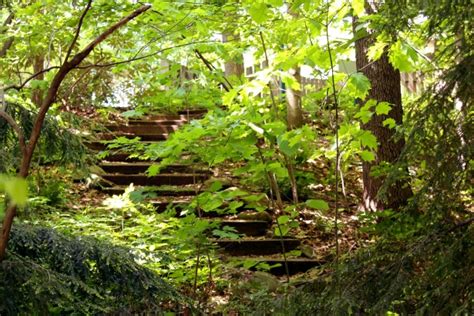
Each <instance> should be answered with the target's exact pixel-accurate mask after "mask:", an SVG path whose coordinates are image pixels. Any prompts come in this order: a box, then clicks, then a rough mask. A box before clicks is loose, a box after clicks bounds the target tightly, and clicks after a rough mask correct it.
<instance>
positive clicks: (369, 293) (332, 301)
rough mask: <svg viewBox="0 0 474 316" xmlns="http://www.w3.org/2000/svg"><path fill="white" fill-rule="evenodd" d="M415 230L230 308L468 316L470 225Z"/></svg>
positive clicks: (250, 294)
mask: <svg viewBox="0 0 474 316" xmlns="http://www.w3.org/2000/svg"><path fill="white" fill-rule="evenodd" d="M417 222H419V220H417ZM399 224H400V225H402V223H399ZM391 225H397V223H394V222H392V223H391ZM417 232H418V233H421V234H418V235H410V237H409V238H406V239H403V241H401V240H398V241H387V240H385V242H378V243H377V244H376V245H375V246H373V247H370V248H367V249H364V250H361V251H359V252H358V254H357V255H355V256H352V257H350V258H347V259H346V260H344V261H343V262H342V263H341V264H340V265H339V266H338V267H336V266H331V265H330V266H328V267H322V269H325V268H326V269H330V270H332V271H333V272H331V273H329V274H322V275H321V276H319V277H317V278H316V279H315V280H313V281H310V282H306V284H304V285H303V286H301V287H290V288H289V291H288V293H286V294H277V295H276V294H274V293H272V292H270V291H268V290H266V291H258V290H256V289H248V290H247V292H246V293H245V295H244V297H243V298H242V299H237V298H234V299H233V300H232V301H231V302H232V305H231V306H232V308H233V309H234V310H235V311H240V312H242V313H245V314H246V315H267V314H272V315H360V314H371V315H385V314H389V313H391V312H395V313H397V314H399V315H411V314H449V315H452V314H464V313H469V312H470V311H471V310H472V308H473V307H474V289H473V288H472V282H473V273H472V272H473V271H472V250H471V249H472V247H473V244H474V239H473V237H474V235H473V233H474V231H473V229H472V225H470V226H469V224H468V225H467V226H466V225H462V226H458V227H454V228H453V227H430V228H428V229H427V230H424V231H420V230H417ZM335 269H337V272H335V271H334V270H335ZM336 273H337V275H336ZM315 293H318V294H317V295H315ZM236 295H239V294H236ZM239 303H240V304H239Z"/></svg>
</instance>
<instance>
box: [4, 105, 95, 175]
mask: <svg viewBox="0 0 474 316" xmlns="http://www.w3.org/2000/svg"><path fill="white" fill-rule="evenodd" d="M16 101H18V102H20V103H7V106H6V109H5V111H6V112H7V113H8V114H10V115H11V116H12V117H13V119H15V120H16V121H17V123H18V125H19V126H20V127H21V128H22V130H23V133H24V134H25V138H26V139H28V138H29V136H30V134H31V130H32V128H33V123H34V120H35V118H36V112H37V109H34V108H33V107H32V105H31V104H30V103H29V102H28V101H25V100H22V99H17V100H16ZM80 124H81V120H80V119H78V118H77V117H75V116H73V115H70V114H68V113H64V114H58V115H55V114H54V113H51V114H49V115H47V116H46V120H45V123H44V125H43V128H42V137H41V138H40V141H39V144H38V150H37V151H36V152H35V155H34V156H33V160H32V161H33V163H34V164H38V163H39V164H43V165H44V164H56V165H63V166H64V165H69V164H74V165H76V166H77V167H79V168H82V167H84V165H85V163H86V161H87V155H88V150H87V149H86V148H85V147H84V145H83V144H82V140H81V138H80V137H79V135H77V133H76V132H75V131H74V128H77V127H78V126H79V125H80ZM0 148H1V149H0V158H1V159H0V172H3V173H13V172H14V171H15V170H16V168H17V167H18V165H19V163H20V159H21V152H20V148H19V143H18V138H17V135H16V134H15V133H14V131H13V129H12V128H11V127H10V126H9V125H8V124H7V122H6V121H5V120H4V119H3V118H0Z"/></svg>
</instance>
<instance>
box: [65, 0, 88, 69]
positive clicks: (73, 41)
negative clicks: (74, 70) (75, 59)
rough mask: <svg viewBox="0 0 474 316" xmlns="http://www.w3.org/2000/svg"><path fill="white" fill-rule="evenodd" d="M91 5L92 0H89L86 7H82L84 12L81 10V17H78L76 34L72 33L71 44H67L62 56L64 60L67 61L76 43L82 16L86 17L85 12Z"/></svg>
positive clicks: (82, 20) (82, 19)
mask: <svg viewBox="0 0 474 316" xmlns="http://www.w3.org/2000/svg"><path fill="white" fill-rule="evenodd" d="M91 6H92V0H89V1H88V2H87V6H86V8H85V9H84V12H82V15H81V17H80V18H79V23H78V24H77V28H76V34H75V35H74V39H73V40H72V42H71V45H69V48H68V50H67V53H66V57H65V58H64V62H67V60H68V58H69V56H71V53H72V50H73V49H74V45H76V43H77V39H78V38H79V33H80V32H81V28H82V23H83V22H84V18H85V17H86V14H87V12H89V10H90V8H91Z"/></svg>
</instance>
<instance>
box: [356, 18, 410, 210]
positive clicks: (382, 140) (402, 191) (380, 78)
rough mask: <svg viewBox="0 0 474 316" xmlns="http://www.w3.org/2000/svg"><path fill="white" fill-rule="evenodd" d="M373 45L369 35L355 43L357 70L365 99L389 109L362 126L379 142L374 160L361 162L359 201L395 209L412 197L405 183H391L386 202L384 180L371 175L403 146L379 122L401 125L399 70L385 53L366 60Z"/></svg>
mask: <svg viewBox="0 0 474 316" xmlns="http://www.w3.org/2000/svg"><path fill="white" fill-rule="evenodd" d="M356 25H357V21H356V20H354V28H355V26H356ZM373 43H374V38H373V36H371V35H369V36H367V37H364V38H361V39H359V40H357V41H356V43H355V50H356V65H357V69H358V71H360V72H362V73H363V74H364V75H365V76H366V77H367V78H368V79H369V80H370V82H371V89H370V91H369V95H368V97H367V99H375V100H376V101H378V102H383V101H384V102H388V103H390V104H391V106H392V109H391V111H390V112H389V114H388V115H375V113H374V115H373V116H372V118H371V120H370V121H369V122H368V123H367V124H364V125H363V128H364V129H367V130H369V131H371V132H372V133H373V134H374V135H375V136H376V137H377V140H378V142H379V146H378V148H377V153H376V159H375V161H374V162H367V161H364V162H363V166H362V167H363V183H364V190H363V201H364V207H365V208H366V209H370V210H381V209H384V208H392V209H399V208H400V207H401V206H402V205H404V204H406V201H407V199H408V198H409V197H410V196H411V195H412V191H411V189H410V187H409V184H408V183H407V182H406V181H398V182H396V183H394V184H393V185H391V186H390V187H389V188H388V189H387V192H386V199H385V200H383V201H382V200H381V199H380V197H379V195H378V194H379V192H380V188H381V187H382V184H383V181H384V179H383V178H382V177H374V176H372V175H371V172H372V170H373V167H374V166H377V165H379V164H380V163H381V162H384V161H385V162H389V163H395V162H396V161H397V159H398V157H399V156H400V154H401V152H402V149H403V147H404V146H405V140H404V139H400V140H395V139H394V136H395V131H394V130H393V129H390V128H388V127H384V126H383V121H384V120H385V119H387V118H392V119H394V120H395V122H396V123H397V124H401V123H402V117H403V108H402V96H401V78H400V71H398V70H397V69H395V68H394V67H393V66H392V65H391V64H390V62H389V59H388V54H387V52H385V53H384V54H382V57H381V58H380V59H378V60H377V61H375V62H373V61H369V58H368V57H367V51H368V48H369V47H370V46H371V45H372V44H373Z"/></svg>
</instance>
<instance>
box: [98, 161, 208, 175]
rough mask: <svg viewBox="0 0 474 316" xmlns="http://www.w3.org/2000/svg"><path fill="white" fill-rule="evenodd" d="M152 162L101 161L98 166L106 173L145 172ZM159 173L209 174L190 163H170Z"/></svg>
mask: <svg viewBox="0 0 474 316" xmlns="http://www.w3.org/2000/svg"><path fill="white" fill-rule="evenodd" d="M152 165H153V163H152V162H143V161H142V162H102V163H100V164H99V167H101V168H102V170H104V171H105V172H107V173H121V174H137V173H145V172H146V171H147V170H148V168H149V167H150V166H152ZM160 172H161V173H199V174H210V171H209V170H207V169H203V168H202V167H201V168H197V167H194V166H193V165H191V164H172V165H169V166H166V167H164V168H163V169H161V170H160Z"/></svg>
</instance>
